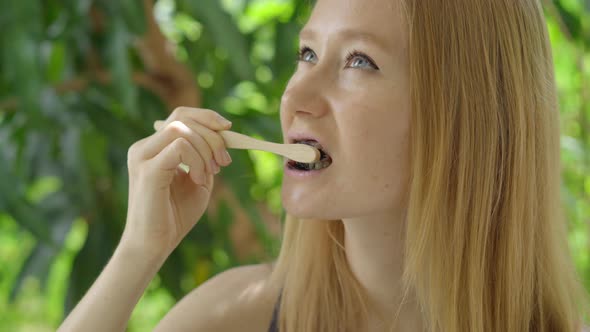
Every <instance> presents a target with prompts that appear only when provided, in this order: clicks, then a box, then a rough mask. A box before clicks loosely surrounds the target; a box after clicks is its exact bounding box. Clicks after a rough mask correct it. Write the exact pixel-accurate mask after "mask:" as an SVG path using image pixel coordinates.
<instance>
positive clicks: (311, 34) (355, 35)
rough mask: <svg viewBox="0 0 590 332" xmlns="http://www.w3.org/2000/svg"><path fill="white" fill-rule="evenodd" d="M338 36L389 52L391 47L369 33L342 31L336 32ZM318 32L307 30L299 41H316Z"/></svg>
mask: <svg viewBox="0 0 590 332" xmlns="http://www.w3.org/2000/svg"><path fill="white" fill-rule="evenodd" d="M336 33H337V35H339V36H342V39H359V40H363V41H368V42H370V43H373V44H375V45H377V46H379V47H380V48H381V49H383V50H384V51H389V50H390V46H389V45H388V44H387V43H386V42H385V41H384V40H383V39H381V38H379V37H378V36H376V35H375V34H373V33H370V32H367V31H359V30H355V29H342V30H337V31H336ZM317 34H318V33H317V32H316V31H315V30H312V29H309V28H306V29H303V30H301V32H300V33H299V39H312V40H313V39H316V37H317Z"/></svg>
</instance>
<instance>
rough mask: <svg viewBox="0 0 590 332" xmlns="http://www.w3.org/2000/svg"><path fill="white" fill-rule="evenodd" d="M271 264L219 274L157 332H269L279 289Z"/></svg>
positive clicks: (180, 305) (174, 311) (175, 310)
mask: <svg viewBox="0 0 590 332" xmlns="http://www.w3.org/2000/svg"><path fill="white" fill-rule="evenodd" d="M270 272H271V267H270V265H269V264H256V265H245V266H240V267H235V268H232V269H229V270H226V271H224V272H222V273H219V274H217V275H216V276H214V277H212V278H211V279H209V280H207V281H206V282H205V283H203V284H202V285H200V286H199V287H197V288H195V289H194V290H192V291H191V292H190V293H189V294H187V295H186V296H185V297H184V298H183V299H182V300H180V301H179V302H178V303H177V304H176V305H175V306H174V307H173V308H172V309H171V310H170V312H168V314H167V315H166V316H165V317H164V318H163V319H162V320H161V321H160V323H159V324H158V326H157V327H156V328H155V329H154V331H157V332H159V331H193V332H201V331H203V332H204V331H228V332H231V331H245V332H248V331H257V332H259V331H266V329H267V328H268V325H269V324H270V320H271V317H272V309H273V307H274V304H275V301H276V300H277V297H278V295H279V289H278V288H276V287H273V286H272V285H270V283H269V282H268V277H269V276H270Z"/></svg>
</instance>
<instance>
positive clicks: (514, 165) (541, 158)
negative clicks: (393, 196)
mask: <svg viewBox="0 0 590 332" xmlns="http://www.w3.org/2000/svg"><path fill="white" fill-rule="evenodd" d="M402 4H403V6H402V7H403V9H404V10H403V11H404V17H405V19H406V23H407V27H408V32H409V35H408V36H409V39H408V57H409V59H410V93H411V98H412V119H411V121H412V123H411V142H410V144H411V151H412V152H411V175H410V192H409V196H408V197H409V199H408V213H407V219H406V222H407V227H406V240H405V252H404V255H405V256H404V257H405V260H404V274H403V282H404V291H405V292H404V294H405V295H408V294H410V293H412V294H414V296H415V298H416V299H417V301H418V304H419V306H420V308H421V310H422V314H423V317H424V323H425V324H426V326H427V328H428V330H429V331H445V332H446V331H453V332H455V331H458V332H463V331H464V332H467V331H508V332H512V331H519V332H521V331H535V332H544V331H560V332H570V331H571V332H574V331H576V332H578V331H580V328H581V324H582V320H583V319H584V314H585V313H586V312H587V308H588V298H587V294H586V291H585V289H584V287H583V286H582V284H581V282H580V280H579V279H578V277H577V275H576V271H575V268H574V265H573V263H572V259H571V256H570V252H569V249H568V248H569V247H568V242H567V223H566V220H565V217H564V212H563V211H562V207H561V206H562V205H561V203H562V202H561V196H560V168H561V165H560V145H559V139H560V132H559V113H558V112H559V111H558V104H557V97H556V88H555V80H554V76H553V75H554V72H553V59H552V54H551V47H550V41H549V37H548V33H547V30H546V26H545V19H544V16H543V10H542V6H541V4H540V3H539V1H538V0H517V1H516V0H494V1H489V0H455V1H420V0H402ZM343 239H344V228H343V224H342V222H341V221H340V220H298V219H297V218H295V217H293V216H289V215H287V217H286V220H285V229H284V233H283V238H282V246H281V250H280V253H279V256H278V259H277V261H276V263H275V266H274V269H273V273H272V276H271V280H272V281H273V282H276V283H277V284H279V285H280V287H281V288H282V297H281V307H280V312H279V326H280V330H281V332H299V331H327V332H336V331H338V332H340V331H360V330H363V329H365V328H366V327H365V325H364V324H366V320H367V314H368V310H370V309H369V307H368V305H367V303H368V301H367V297H366V294H365V292H364V290H363V288H362V286H361V285H360V284H359V283H358V281H357V280H356V279H355V277H354V275H353V274H352V273H351V271H350V269H349V267H348V265H347V260H346V253H345V249H344V247H343ZM392 287H394V285H392ZM404 298H405V296H404ZM394 314H395V313H392V315H394Z"/></svg>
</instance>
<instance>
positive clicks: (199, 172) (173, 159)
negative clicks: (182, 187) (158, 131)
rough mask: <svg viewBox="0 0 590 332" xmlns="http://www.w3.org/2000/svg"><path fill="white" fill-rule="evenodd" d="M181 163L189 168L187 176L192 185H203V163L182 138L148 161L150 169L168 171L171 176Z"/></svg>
mask: <svg viewBox="0 0 590 332" xmlns="http://www.w3.org/2000/svg"><path fill="white" fill-rule="evenodd" d="M181 163H182V164H185V165H188V166H189V167H190V172H189V173H188V175H189V176H190V177H191V180H192V181H193V182H194V183H196V184H202V185H204V184H205V174H204V170H205V162H204V161H203V159H202V158H201V157H200V155H199V153H198V152H197V151H196V150H195V148H194V147H193V145H192V144H191V143H190V142H189V141H187V140H186V139H185V138H184V137H178V138H176V139H175V140H174V141H173V142H172V143H170V144H169V145H168V146H166V147H165V148H164V149H163V150H162V151H161V152H160V153H158V155H156V156H155V157H154V158H153V159H152V160H150V161H149V165H150V167H151V168H152V169H154V170H159V171H168V172H170V173H171V174H176V173H175V172H176V169H177V167H178V165H180V164H181Z"/></svg>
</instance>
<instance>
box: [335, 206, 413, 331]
mask: <svg viewBox="0 0 590 332" xmlns="http://www.w3.org/2000/svg"><path fill="white" fill-rule="evenodd" d="M342 221H343V224H344V244H345V248H346V255H347V260H348V264H349V265H350V268H351V270H352V273H353V274H354V275H355V277H356V278H357V279H358V281H359V282H360V284H361V285H362V286H363V287H364V289H365V290H366V291H367V294H368V296H369V301H370V302H371V303H370V304H371V306H372V308H373V309H375V310H376V312H374V313H371V316H373V317H369V325H379V323H378V321H381V322H382V323H381V325H382V324H383V322H384V320H383V319H380V318H379V317H384V318H386V320H385V324H387V325H391V324H393V326H395V327H396V329H395V330H396V331H420V330H421V329H422V328H421V326H422V325H421V316H420V311H419V308H418V307H417V305H416V303H415V299H414V298H410V296H408V297H407V298H406V299H405V300H404V301H403V302H404V303H403V305H402V297H403V294H402V292H403V289H402V273H403V252H404V240H405V211H403V212H402V213H388V214H386V215H373V216H367V217H362V218H350V219H343V220H342ZM398 310H399V316H398V318H397V320H396V321H395V322H394V320H395V317H396V314H397V313H398ZM389 320H390V321H391V322H389ZM371 330H373V328H372V329H371ZM374 330H378V329H377V328H374Z"/></svg>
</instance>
